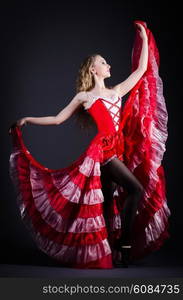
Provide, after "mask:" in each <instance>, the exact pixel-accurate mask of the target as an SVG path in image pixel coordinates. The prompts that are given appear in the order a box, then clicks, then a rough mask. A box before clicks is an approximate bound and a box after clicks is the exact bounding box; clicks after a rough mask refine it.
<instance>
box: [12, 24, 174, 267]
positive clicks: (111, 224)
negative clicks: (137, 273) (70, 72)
mask: <svg viewBox="0 0 183 300" xmlns="http://www.w3.org/2000/svg"><path fill="white" fill-rule="evenodd" d="M135 24H136V28H138V31H137V34H136V40H135V45H134V49H133V72H132V74H131V75H130V76H129V77H128V78H127V79H126V80H125V81H123V82H121V83H119V84H117V85H116V86H114V87H113V88H107V87H106V86H105V84H104V79H105V78H107V77H110V66H109V65H108V64H107V63H106V61H105V59H104V58H103V57H102V56H101V55H99V54H94V55H91V56H89V57H87V58H86V59H85V61H84V62H83V63H82V65H81V67H80V70H79V75H78V78H77V93H76V95H75V97H74V98H73V99H72V101H71V102H70V103H69V104H68V105H67V106H66V107H65V108H64V109H62V110H61V112H60V113H58V115H57V116H49V117H40V118H33V117H25V118H22V119H20V120H18V121H17V122H16V123H15V124H13V125H12V127H11V129H10V133H12V136H13V144H14V151H13V153H12V155H11V158H10V174H11V178H12V180H13V182H14V183H15V186H16V188H17V191H18V194H19V199H21V201H20V207H21V216H22V219H23V220H25V222H26V224H29V225H28V227H29V229H30V230H31V232H32V234H33V236H34V238H35V240H36V242H37V245H38V246H39V247H40V249H42V250H43V251H44V252H45V253H47V254H48V255H50V256H52V257H53V258H55V259H57V260H59V261H60V262H61V263H62V265H65V266H70V267H76V268H112V267H113V266H123V267H128V264H129V261H130V255H131V258H136V257H142V256H143V255H145V254H146V253H148V252H150V251H152V250H154V249H158V248H159V247H160V245H161V244H162V243H163V240H164V239H165V238H167V237H168V233H167V224H168V223H167V218H168V216H169V214H170V212H169V209H168V207H167V206H166V197H165V182H164V176H163V175H164V174H163V168H162V166H161V165H160V162H161V159H162V152H163V150H162V149H160V150H159V152H158V151H157V149H155V150H156V151H153V147H152V145H154V142H155V138H156V139H157V137H155V134H154V135H153V133H154V132H153V129H152V122H153V121H156V122H157V123H158V120H157V118H156V115H155V114H154V115H153V114H152V115H151V116H150V115H149V112H148V111H147V99H148V100H149V99H151V101H152V99H153V101H154V102H153V103H151V105H153V106H150V108H151V109H150V112H151V113H152V107H155V106H154V104H159V101H160V96H159V94H158V97H159V98H158V97H157V94H156V91H155V85H154V86H153V84H154V79H155V78H158V80H160V78H159V77H158V75H157V73H155V71H156V70H157V64H156V65H155V59H156V60H157V59H158V58H157V53H158V52H157V48H156V47H155V41H154V39H153V37H152V34H151V33H150V31H149V30H148V29H147V27H146V24H145V23H143V22H140V21H136V22H135ZM148 37H150V40H148ZM152 46H153V47H152ZM153 55H154V56H153ZM148 56H149V62H148ZM152 74H153V76H154V77H153V82H152ZM158 82H159V81H157V86H156V88H157V87H158ZM150 83H152V85H151V84H150ZM148 89H149V91H150V92H152V89H154V90H153V93H154V94H153V97H152V95H150V96H151V97H149V94H148V93H147V90H148ZM129 91H131V94H130V96H129V98H128V100H127V103H126V104H125V108H124V110H123V111H122V109H121V98H122V97H123V96H124V95H125V94H127V93H128V92H129ZM141 91H146V95H144V94H141V93H140V95H142V96H139V92H141ZM149 91H148V92H149ZM141 99H142V102H143V101H144V105H143V104H141V105H140V101H141ZM161 100H163V96H162V95H161ZM137 103H138V104H137ZM149 104H150V103H149ZM138 106H139V109H138ZM157 107H158V105H157ZM161 112H162V107H161ZM73 113H75V114H76V115H77V117H78V119H79V120H80V121H82V123H83V124H84V125H83V126H84V127H85V126H89V125H90V124H92V123H95V124H96V125H97V127H98V133H97V134H96V136H95V137H94V139H93V140H92V141H91V143H90V145H89V146H88V148H87V149H86V151H85V152H84V153H83V154H82V155H81V156H80V157H79V158H78V159H77V160H76V161H75V162H74V163H73V164H72V165H71V166H69V167H67V168H64V169H63V168H62V169H60V170H51V169H48V168H45V167H44V166H42V165H40V164H39V163H38V162H36V160H35V159H34V158H33V157H32V155H31V154H30V152H29V151H28V150H27V148H26V147H25V145H24V143H23V140H22V135H21V131H20V130H19V127H21V126H23V125H24V124H26V123H33V124H39V125H58V124H61V123H63V122H64V121H65V120H66V119H68V118H69V117H70V116H71V115H72V114H73ZM150 117H151V118H150ZM161 117H162V119H163V121H164V128H162V127H161V128H160V127H159V128H158V130H159V132H160V133H162V136H163V137H162V138H160V139H159V140H158V141H157V140H156V144H157V143H161V145H162V144H165V141H166V137H167V135H166V132H165V131H166V130H164V129H166V120H167V119H166V107H165V105H164V114H163V115H162V116H160V119H161ZM141 118H142V119H141ZM139 121H140V124H139ZM160 121H161V124H162V120H160ZM143 122H144V123H143ZM154 124H155V125H156V123H155V122H154V123H153V125H154ZM155 127H156V126H155ZM156 129H157V128H156ZM146 130H148V133H149V136H148V135H147V134H144V133H145V131H146ZM156 136H157V134H156ZM139 146H140V147H139ZM22 153H23V158H22ZM152 154H153V156H152ZM155 154H156V155H157V157H156V155H155ZM159 154H161V155H159ZM160 156H161V159H160ZM151 158H152V160H153V162H156V166H155V164H152V165H151V163H150V162H151ZM123 161H124V162H123ZM157 163H159V165H158V164H157ZM30 166H31V168H30ZM22 168H23V169H24V172H23V173H21V172H22ZM29 168H30V169H31V172H28V169H29ZM153 172H154V173H153ZM133 173H134V174H133ZM22 174H24V177H22V176H20V175H22ZM150 174H152V178H150V179H149V176H150ZM154 174H156V178H155V176H154V177H153V175H154ZM135 175H136V176H135ZM146 176H147V178H146ZM20 178H21V179H20ZM30 182H31V184H30ZM25 186H26V188H27V189H25ZM27 190H28V191H29V192H28V193H27ZM43 195H44V197H43ZM104 200H105V201H104ZM103 202H104V203H103ZM102 203H103V205H102ZM158 214H159V215H158ZM160 216H161V217H160ZM157 219H161V222H160V223H161V224H158V226H157ZM152 228H153V230H152ZM158 231H159V232H158ZM155 237H158V238H155ZM132 246H133V247H132ZM140 246H141V247H140ZM131 247H132V249H131ZM137 247H138V249H137ZM140 248H142V249H141V250H139V249H140Z"/></svg>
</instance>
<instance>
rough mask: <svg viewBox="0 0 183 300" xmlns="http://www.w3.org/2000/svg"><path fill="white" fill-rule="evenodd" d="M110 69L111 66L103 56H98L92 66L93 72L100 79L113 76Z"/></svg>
mask: <svg viewBox="0 0 183 300" xmlns="http://www.w3.org/2000/svg"><path fill="white" fill-rule="evenodd" d="M110 68H111V66H110V65H108V64H107V62H106V60H105V59H104V58H103V57H102V56H99V55H97V56H96V57H95V61H94V63H93V65H92V66H91V71H92V73H93V74H95V75H96V76H98V77H102V78H106V77H110V76H111V74H110Z"/></svg>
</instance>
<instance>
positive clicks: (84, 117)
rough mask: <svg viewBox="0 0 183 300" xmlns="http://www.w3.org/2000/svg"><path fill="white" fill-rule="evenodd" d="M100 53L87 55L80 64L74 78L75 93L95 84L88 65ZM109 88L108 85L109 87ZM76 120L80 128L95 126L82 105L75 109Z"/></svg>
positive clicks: (91, 87) (89, 88)
mask: <svg viewBox="0 0 183 300" xmlns="http://www.w3.org/2000/svg"><path fill="white" fill-rule="evenodd" d="M98 55H99V56H100V54H98V53H95V54H91V55H89V56H87V57H86V58H85V59H84V60H83V62H82V63H81V65H80V68H79V71H78V76H77V78H76V93H79V92H81V91H90V90H92V89H93V88H94V86H95V80H94V77H93V74H92V73H91V72H90V70H89V69H90V66H91V65H92V64H93V63H94V62H95V58H96V56H98ZM109 88H110V87H109ZM75 117H76V121H77V122H78V124H79V126H80V128H81V129H84V130H87V131H88V130H89V129H91V128H93V127H95V126H96V124H95V122H94V120H93V118H92V117H91V115H90V114H89V113H88V112H87V110H85V109H84V107H83V105H81V106H79V107H78V108H77V109H76V111H75Z"/></svg>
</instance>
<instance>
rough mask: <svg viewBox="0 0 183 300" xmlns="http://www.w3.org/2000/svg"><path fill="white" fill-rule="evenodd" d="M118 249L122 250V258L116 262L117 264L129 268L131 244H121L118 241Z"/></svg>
mask: <svg viewBox="0 0 183 300" xmlns="http://www.w3.org/2000/svg"><path fill="white" fill-rule="evenodd" d="M116 250H118V251H120V252H121V260H120V261H118V262H115V266H116V267H123V268H128V265H129V263H130V254H131V245H121V244H120V242H118V244H117V247H116Z"/></svg>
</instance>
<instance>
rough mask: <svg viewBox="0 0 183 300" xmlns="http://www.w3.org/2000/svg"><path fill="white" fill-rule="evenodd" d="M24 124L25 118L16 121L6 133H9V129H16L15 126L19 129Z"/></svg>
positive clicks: (25, 122)
mask: <svg viewBox="0 0 183 300" xmlns="http://www.w3.org/2000/svg"><path fill="white" fill-rule="evenodd" d="M26 124H27V118H26V117H25V118H21V119H19V120H18V121H16V122H14V123H13V124H12V125H11V126H10V128H9V131H8V132H9V133H11V128H14V127H16V126H18V127H21V126H23V125H26Z"/></svg>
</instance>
